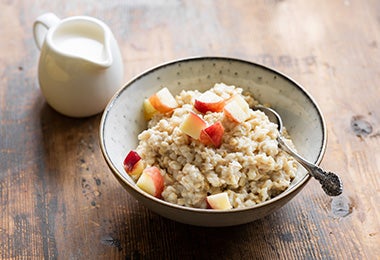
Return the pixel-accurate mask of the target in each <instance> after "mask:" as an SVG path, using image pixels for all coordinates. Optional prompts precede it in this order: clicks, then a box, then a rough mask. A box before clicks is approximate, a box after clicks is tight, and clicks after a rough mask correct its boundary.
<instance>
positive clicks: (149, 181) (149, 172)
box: [136, 166, 164, 198]
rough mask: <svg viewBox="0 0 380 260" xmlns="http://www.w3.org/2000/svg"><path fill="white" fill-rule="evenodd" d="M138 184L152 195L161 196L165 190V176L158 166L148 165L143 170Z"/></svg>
mask: <svg viewBox="0 0 380 260" xmlns="http://www.w3.org/2000/svg"><path fill="white" fill-rule="evenodd" d="M136 185H137V186H138V187H139V188H140V189H142V190H143V191H145V192H147V193H149V194H150V195H152V196H154V197H156V198H161V193H162V191H163V190H164V177H163V176H162V175H161V172H160V169H158V168H157V167H156V166H151V167H147V168H145V169H144V170H143V172H142V174H141V176H140V178H139V179H138V181H137V183H136Z"/></svg>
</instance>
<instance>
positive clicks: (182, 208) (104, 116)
mask: <svg viewBox="0 0 380 260" xmlns="http://www.w3.org/2000/svg"><path fill="white" fill-rule="evenodd" d="M203 60H215V61H221V62H237V63H243V64H246V65H249V66H255V67H259V68H260V69H263V70H267V71H269V72H272V73H275V74H276V75H277V76H279V77H281V78H283V79H284V80H286V81H288V82H290V84H292V85H294V86H295V87H297V88H298V89H299V90H300V91H301V92H302V94H303V95H304V96H305V97H306V98H307V99H309V100H310V102H311V104H312V105H313V106H314V108H315V110H316V111H317V114H318V119H319V122H320V124H321V128H322V144H321V147H320V148H319V149H320V150H319V154H318V157H317V160H316V161H315V162H314V163H315V164H317V165H319V164H320V162H321V161H322V159H323V157H324V154H325V151H326V145H327V127H326V122H325V119H324V116H323V114H322V111H321V109H320V108H319V106H318V104H317V103H316V101H315V100H314V98H313V97H312V96H311V95H310V94H309V93H308V92H307V91H306V90H305V88H304V87H302V86H301V85H300V84H299V83H298V82H297V81H295V80H293V79H292V78H291V77H289V76H287V75H285V74H284V73H282V72H279V71H278V70H276V69H273V68H271V67H269V66H266V65H262V64H260V63H257V62H253V61H248V60H244V59H241V58H234V57H226V56H192V57H185V58H180V59H174V60H170V61H167V62H163V63H160V64H158V65H156V66H153V67H151V68H149V69H146V70H145V71H143V72H141V73H140V74H138V75H136V76H134V77H133V78H132V79H130V80H129V81H127V83H125V84H124V85H123V86H122V87H121V88H120V89H119V90H118V91H117V92H116V93H115V94H114V96H113V97H112V98H111V99H110V100H109V102H108V104H107V106H106V108H105V109H104V111H103V114H102V117H101V120H100V125H99V138H100V148H101V151H102V154H103V157H104V159H105V160H106V162H107V164H108V166H109V168H110V169H111V171H112V173H113V175H114V176H115V177H116V178H117V179H118V180H119V181H121V182H122V183H123V184H125V185H128V186H129V188H131V189H132V190H134V191H135V192H137V193H139V195H140V196H143V197H145V198H146V199H148V200H153V201H155V202H156V203H158V204H162V205H163V206H167V207H170V208H172V209H176V210H180V211H186V212H188V211H190V212H194V213H197V214H234V213H236V212H245V211H250V210H253V209H257V208H261V207H264V206H266V205H269V204H272V203H274V202H276V201H279V200H282V199H284V198H286V197H287V196H289V195H291V194H292V193H294V192H296V193H297V191H298V192H299V191H300V189H302V187H304V186H305V184H306V183H307V182H308V181H309V180H310V179H311V176H310V174H307V173H306V175H305V176H304V177H303V178H302V179H300V180H299V182H298V183H297V184H296V185H294V186H292V187H290V188H287V189H286V190H284V191H283V192H282V193H280V194H279V195H277V196H275V197H274V198H271V199H269V200H267V201H264V202H261V203H258V204H255V205H253V206H249V207H244V208H234V209H228V210H215V209H201V208H192V207H187V206H182V205H177V204H174V203H171V202H167V201H165V200H163V199H160V198H156V197H154V196H152V195H150V194H148V193H147V192H144V191H142V190H141V189H139V188H138V187H137V186H136V184H135V185H133V184H131V183H130V182H129V181H128V180H127V179H126V178H125V177H124V176H123V175H122V174H121V173H120V172H119V171H118V170H117V168H116V166H115V165H114V164H113V163H112V161H111V159H110V157H109V155H108V153H107V150H106V147H105V140H104V125H105V122H106V120H107V117H108V115H109V113H110V110H111V109H112V107H113V105H114V104H115V103H116V101H117V99H118V97H119V96H120V95H121V94H122V93H123V92H124V91H125V90H126V89H127V88H128V87H129V86H130V85H132V84H133V83H134V82H136V81H138V80H139V79H140V78H142V77H144V76H146V75H148V74H150V73H153V72H155V71H157V70H160V69H163V68H165V67H168V66H173V65H175V64H179V63H184V62H199V61H203Z"/></svg>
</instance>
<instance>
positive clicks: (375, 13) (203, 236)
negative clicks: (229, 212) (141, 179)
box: [0, 0, 380, 259]
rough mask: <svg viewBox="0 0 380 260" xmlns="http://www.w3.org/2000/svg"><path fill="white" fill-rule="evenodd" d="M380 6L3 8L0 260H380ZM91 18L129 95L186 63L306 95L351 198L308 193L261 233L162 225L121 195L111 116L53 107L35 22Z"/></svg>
mask: <svg viewBox="0 0 380 260" xmlns="http://www.w3.org/2000/svg"><path fill="white" fill-rule="evenodd" d="M379 10H380V2H379V1H377V0H367V1H359V0H310V1H303V0H289V1H280V0H260V1H248V0H246V1H244V0H236V1H217V0H214V1H212V0H207V1H202V0H195V1H179V0H178V1H176V0H169V1H165V0H159V1H154V0H151V1H149V0H145V1H116V0H114V1H85V0H75V1H71V0H67V1H38V2H33V1H20V0H18V1H5V0H3V1H1V2H0V24H1V27H0V35H1V41H0V75H1V76H0V111H1V112H0V121H1V127H0V259H43V258H44V259H197V258H201V259H379V258H380V223H379V218H380V209H379V206H380V205H379V201H380V195H379V194H380V184H379V183H380V182H379V179H380V110H379V100H380V90H379V88H380V20H379V19H380V18H379V17H380V16H379ZM48 11H52V12H54V13H56V14H57V15H58V16H59V17H62V18H63V17H67V16H73V15H90V16H94V17H97V18H100V19H102V20H103V21H105V22H106V23H107V24H108V25H109V26H110V28H111V29H112V31H113V33H114V35H115V37H116V38H117V41H118V43H119V45H120V48H121V51H122V54H123V60H124V64H125V82H127V81H128V80H129V79H131V78H132V77H134V76H136V75H137V74H139V73H141V72H143V71H144V70H146V69H148V68H150V67H152V66H155V65H158V64H160V63H163V62H166V61H170V60H173V59H177V58H184V57H188V56H199V55H216V56H229V57H235V58H242V59H247V60H250V61H255V62H258V63H262V64H264V65H268V66H270V67H273V68H275V69H277V70H279V71H281V72H283V73H285V74H287V75H289V76H290V77H292V78H293V79H295V80H296V81H297V82H299V83H300V84H301V85H303V86H304V87H305V89H307V91H308V92H310V93H311V94H312V95H313V96H314V97H315V100H316V101H317V103H318V104H319V105H320V107H321V109H322V111H323V113H324V116H325V119H326V122H327V126H328V133H329V138H328V146H327V150H326V153H325V157H324V160H323V162H322V166H323V167H324V168H326V169H330V170H332V171H335V172H337V173H339V174H340V175H341V177H342V179H343V181H344V193H343V195H342V196H340V197H337V198H335V199H331V198H330V197H327V196H326V195H325V194H324V193H323V192H322V191H321V189H320V187H319V185H318V183H317V182H316V181H314V180H312V181H310V182H309V183H308V185H307V186H306V188H305V189H304V190H303V191H302V192H301V193H300V194H299V195H298V196H297V197H296V198H295V199H294V200H292V201H291V202H290V203H289V204H288V205H286V206H285V207H283V208H282V209H280V210H278V211H277V212H275V213H273V214H271V215H270V216H267V217H265V218H263V219H260V220H258V221H255V222H253V223H250V224H246V225H242V226H236V227H228V228H202V227H194V226H189V225H184V224H180V223H176V222H173V221H171V220H168V219H164V218H162V217H160V216H158V215H156V214H154V213H152V212H150V211H148V210H147V209H146V208H144V207H143V206H142V205H141V204H139V203H138V202H137V201H136V200H135V199H134V198H133V197H131V196H130V195H129V194H128V193H127V192H126V191H125V190H123V189H122V187H121V186H120V184H119V183H118V182H117V181H116V179H115V178H114V176H113V175H112V174H111V171H110V170H109V169H108V167H107V165H106V163H105V161H104V160H103V157H102V154H101V151H100V147H99V140H98V127H99V122H100V117H101V115H97V116H93V117H89V118H84V119H73V118H68V117H65V116H62V115H60V114H58V113H57V112H55V111H54V110H53V109H51V108H50V107H49V106H48V105H47V104H46V103H45V101H44V98H43V96H42V94H41V91H40V89H39V86H38V80H37V63H38V57H39V51H38V49H37V48H36V46H35V44H34V41H33V36H32V24H33V21H34V19H35V18H36V17H37V16H38V15H40V14H43V13H45V12H48Z"/></svg>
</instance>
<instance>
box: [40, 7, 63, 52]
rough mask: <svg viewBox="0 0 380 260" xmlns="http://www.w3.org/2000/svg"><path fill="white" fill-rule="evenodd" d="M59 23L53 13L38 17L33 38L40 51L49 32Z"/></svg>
mask: <svg viewBox="0 0 380 260" xmlns="http://www.w3.org/2000/svg"><path fill="white" fill-rule="evenodd" d="M59 21H60V19H59V18H58V17H57V16H56V15H55V14H53V13H46V14H43V15H40V16H38V17H37V19H36V21H35V22H34V24H33V36H34V41H35V43H36V45H37V48H38V49H40V50H41V47H42V44H43V42H44V40H45V36H46V33H47V32H48V30H49V29H50V28H51V27H53V26H54V25H56V24H58V23H59Z"/></svg>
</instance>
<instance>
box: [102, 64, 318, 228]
mask: <svg viewBox="0 0 380 260" xmlns="http://www.w3.org/2000/svg"><path fill="white" fill-rule="evenodd" d="M218 82H224V83H226V84H228V85H235V86H237V87H241V88H243V89H244V90H245V91H249V92H250V93H252V94H253V96H254V97H255V98H256V99H257V100H258V101H259V102H260V103H269V104H271V107H272V108H274V109H276V110H277V111H278V113H279V114H280V115H281V116H282V118H283V122H284V126H285V127H286V128H287V130H288V132H289V134H290V135H291V138H292V140H293V142H294V144H295V146H296V148H297V150H298V152H299V154H301V155H302V156H304V157H305V158H306V159H307V160H309V161H310V162H313V163H316V164H319V162H320V161H321V159H322V157H323V154H324V151H325V146H326V126H325V121H324V119H323V116H322V114H321V111H320V109H319V108H318V106H317V104H316V103H315V101H314V100H313V98H312V97H311V96H310V95H309V94H308V93H307V92H306V91H305V89H304V88H303V87H301V86H300V85H299V84H297V83H296V82H295V81H293V80H292V79H290V78H289V77H287V76H285V75H283V74H281V73H279V72H277V71H275V70H273V69H270V68H267V67H265V66H262V65H259V64H256V63H253V62H249V61H244V60H239V59H233V58H223V57H198V58H188V59H182V60H177V61H172V62H169V63H166V64H163V65H160V66H157V67H155V68H152V69H150V70H148V71H146V72H144V73H142V74H141V75H139V76H137V77H136V78H134V79H133V80H131V81H130V82H129V83H127V84H126V85H125V86H124V87H123V88H121V89H120V90H119V91H118V92H117V93H116V94H115V95H114V97H113V98H112V99H111V101H110V102H109V104H108V106H107V107H106V109H105V111H104V113H103V116H102V119H101V124H100V145H101V150H102V152H103V155H104V158H105V160H106V162H107V163H108V165H109V167H110V169H111V170H112V172H113V174H114V176H115V177H116V178H117V180H118V181H119V182H120V183H121V184H122V185H123V186H124V188H125V189H126V190H127V191H128V192H129V193H130V194H131V195H132V196H133V197H135V198H136V199H137V200H138V201H139V202H140V203H142V204H143V205H145V206H146V207H147V208H149V209H150V210H152V211H153V212H156V213H158V214H160V215H162V216H164V217H166V218H169V219H172V220H175V221H179V222H182V223H187V224H192V225H198V226H232V225H239V224H243V223H248V222H251V221H254V220H256V219H259V218H262V217H264V216H266V215H268V214H270V213H272V212H273V211H275V210H277V209H279V208H280V207H282V206H283V205H285V204H286V203H287V202H289V201H290V200H291V199H292V198H293V197H294V196H295V195H296V194H297V193H299V192H300V191H301V189H302V188H303V187H304V186H305V185H306V183H307V182H308V180H309V179H310V176H309V174H308V173H307V172H306V171H305V170H304V169H303V168H302V167H299V170H298V172H297V177H296V178H295V179H294V180H293V181H292V183H291V185H290V187H289V188H288V189H287V190H286V191H284V192H283V193H281V194H280V195H278V196H276V197H275V198H272V199H270V200H268V201H266V202H263V203H261V204H257V205H255V206H252V207H248V208H244V209H232V210H212V209H195V208H189V207H184V206H178V205H174V204H172V203H168V202H165V201H163V200H161V199H157V198H155V197H153V196H150V195H149V194H147V193H145V192H143V191H142V190H140V189H139V188H138V187H137V186H136V185H135V183H134V182H133V180H132V179H131V178H130V177H129V176H128V175H127V174H126V173H125V172H124V169H123V160H124V157H125V156H126V154H127V152H129V150H131V149H135V148H136V146H137V143H138V140H137V135H138V134H139V133H140V132H141V131H143V130H144V129H145V128H146V121H145V120H144V116H143V110H142V103H143V100H144V98H147V97H149V96H150V95H152V94H153V93H155V92H156V91H158V90H159V89H160V88H162V87H164V86H165V87H167V88H168V89H169V90H170V91H171V92H172V93H173V95H176V94H178V93H179V92H180V91H181V90H184V89H185V90H188V89H198V90H200V91H205V90H207V89H209V88H211V87H212V86H213V85H214V84H215V83H218Z"/></svg>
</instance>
